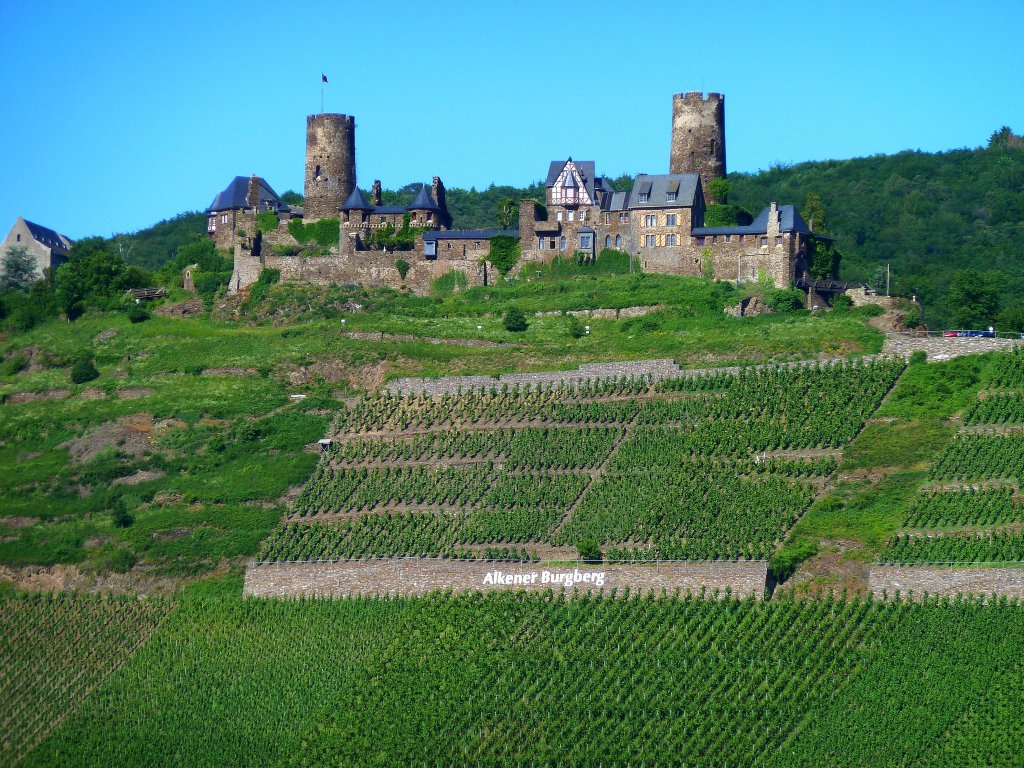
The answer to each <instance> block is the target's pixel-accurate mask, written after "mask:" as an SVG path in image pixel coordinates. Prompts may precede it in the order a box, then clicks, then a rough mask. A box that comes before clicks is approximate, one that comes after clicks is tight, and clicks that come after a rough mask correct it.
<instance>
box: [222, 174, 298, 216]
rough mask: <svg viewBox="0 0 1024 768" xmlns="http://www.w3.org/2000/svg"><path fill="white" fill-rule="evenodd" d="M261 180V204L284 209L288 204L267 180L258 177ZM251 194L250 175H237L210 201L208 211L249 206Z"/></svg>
mask: <svg viewBox="0 0 1024 768" xmlns="http://www.w3.org/2000/svg"><path fill="white" fill-rule="evenodd" d="M256 178H257V179H259V182H260V206H261V207H262V206H267V207H269V208H274V209H275V210H284V209H285V208H287V206H286V205H285V204H284V203H283V202H282V201H281V198H280V197H278V195H277V192H275V191H274V190H273V189H271V187H270V185H269V184H267V182H266V180H265V179H263V178H260V177H259V176H257V177H256ZM248 196H249V177H248V176H235V178H234V179H233V180H232V181H231V183H230V184H228V185H227V187H225V188H224V191H223V192H220V193H219V194H218V195H217V196H216V197H215V198H213V202H212V203H210V207H209V208H207V209H206V212H207V213H213V212H215V211H228V210H231V209H232V208H248V207H249V203H248V202H247V198H248Z"/></svg>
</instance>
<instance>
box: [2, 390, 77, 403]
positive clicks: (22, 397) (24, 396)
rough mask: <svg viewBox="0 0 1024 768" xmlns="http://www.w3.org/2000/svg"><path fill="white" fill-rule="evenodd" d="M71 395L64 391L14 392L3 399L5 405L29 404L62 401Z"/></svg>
mask: <svg viewBox="0 0 1024 768" xmlns="http://www.w3.org/2000/svg"><path fill="white" fill-rule="evenodd" d="M70 394H71V393H70V392H69V391H68V390H66V389H47V390H45V391H43V392H15V393H14V394H13V395H7V397H5V398H4V402H5V403H11V404H15V403H31V402H35V401H36V400H63V399H64V398H65V397H67V396H68V395H70Z"/></svg>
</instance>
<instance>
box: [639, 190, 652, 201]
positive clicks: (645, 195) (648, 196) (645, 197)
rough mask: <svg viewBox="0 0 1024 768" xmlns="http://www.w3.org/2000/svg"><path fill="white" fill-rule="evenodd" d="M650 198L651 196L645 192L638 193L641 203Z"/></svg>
mask: <svg viewBox="0 0 1024 768" xmlns="http://www.w3.org/2000/svg"><path fill="white" fill-rule="evenodd" d="M650 198H651V196H650V194H648V193H647V192H641V193H640V202H641V203H646V202H647V201H648V200H650Z"/></svg>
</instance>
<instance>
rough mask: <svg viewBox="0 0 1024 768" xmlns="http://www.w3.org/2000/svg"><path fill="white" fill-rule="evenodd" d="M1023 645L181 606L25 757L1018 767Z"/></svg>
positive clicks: (886, 620) (880, 607)
mask: <svg viewBox="0 0 1024 768" xmlns="http://www.w3.org/2000/svg"><path fill="white" fill-rule="evenodd" d="M67 602H68V604H69V608H73V607H75V606H78V605H85V606H91V605H93V603H90V602H89V601H88V600H87V599H83V598H69V599H67ZM26 607H28V608H29V609H30V610H29V613H30V615H28V616H23V619H24V620H23V621H22V622H21V623H19V626H20V627H24V628H25V631H27V632H28V633H29V634H31V635H32V636H33V637H36V638H38V639H40V640H42V639H43V638H44V637H45V638H46V640H45V642H42V643H41V645H42V647H43V649H44V650H48V649H49V647H50V646H49V643H52V642H54V640H53V633H49V634H47V632H40V631H39V629H38V626H40V625H41V626H52V625H53V622H52V620H49V619H47V618H46V617H44V616H42V615H40V613H39V612H38V611H35V610H31V605H29V606H26V605H25V603H24V602H22V601H21V600H10V599H8V600H4V601H0V608H2V610H3V612H4V613H9V612H12V611H13V612H14V613H17V614H18V615H19V616H22V615H23V613H22V612H23V609H25V608H26ZM65 615H66V614H65ZM1022 636H1024V611H1022V610H1021V606H1020V605H1018V604H1016V603H1009V602H1001V603H999V604H994V605H982V603H981V602H980V601H976V600H945V601H936V600H929V601H927V602H925V603H906V602H903V603H883V602H879V601H869V600H865V599H853V598H851V599H847V598H846V597H845V596H843V597H838V596H837V597H824V598H822V599H817V600H798V599H793V598H788V597H785V596H780V597H779V598H777V599H773V600H771V601H762V600H755V599H751V600H743V601H740V600H735V599H724V600H712V599H701V598H695V597H686V598H673V597H668V598H644V599H619V600H608V599H602V598H596V597H594V598H588V597H581V598H579V599H576V600H568V599H566V598H565V597H564V596H562V597H557V596H556V597H554V598H551V597H549V596H548V595H544V594H534V595H528V594H522V593H520V594H511V593H505V594H490V595H487V596H482V595H479V594H477V595H464V596H457V597H456V596H451V595H435V596H433V597H430V598H419V599H379V598H367V599H348V600H340V601H325V600H304V601H274V600H238V599H199V600H186V601H184V602H183V603H182V604H181V605H180V606H179V607H178V608H177V609H175V611H174V613H173V614H172V616H171V617H170V618H169V619H168V620H167V621H166V622H165V623H164V625H163V626H162V627H161V629H160V630H159V631H158V632H157V633H156V634H155V635H154V636H153V637H152V639H151V640H150V641H149V642H148V643H147V644H146V645H145V646H144V647H143V648H142V649H141V650H140V651H139V653H138V654H137V655H136V657H135V658H134V659H133V660H131V661H130V662H129V663H128V664H127V665H125V666H124V667H123V668H122V669H121V670H120V671H119V672H118V673H117V674H115V675H114V676H112V677H110V678H109V679H108V680H107V682H106V683H105V684H104V685H102V686H101V687H100V688H99V689H98V690H97V691H96V694H95V695H94V696H92V697H90V698H88V699H87V700H86V701H85V702H84V703H83V704H81V705H80V706H79V707H78V708H77V709H76V710H74V711H70V712H68V713H67V714H68V716H67V718H66V719H65V720H64V722H63V723H62V724H60V726H59V727H58V728H57V729H56V731H55V732H54V733H52V734H51V736H50V737H49V738H48V739H47V740H46V741H44V742H43V743H42V744H41V745H40V746H39V747H38V748H37V749H36V750H35V751H34V752H32V753H31V754H29V755H28V757H27V759H26V760H25V761H24V765H26V766H64V765H68V764H74V765H76V766H103V767H104V768H116V767H117V766H139V765H147V766H174V767H175V768H179V767H180V766H224V765H231V766H250V765H254V766H255V765H259V766H263V765H297V766H321V765H354V766H361V765H438V766H441V765H444V766H447V765H483V766H508V765H543V766H548V765H551V766H553V765H572V766H576V765H579V766H583V765H605V766H611V765H645V764H646V765H703V766H709V767H713V766H723V767H724V766H736V765H750V766H780V767H781V766H821V765H857V766H876V765H877V766H888V765H914V766H918V765H951V764H957V765H959V764H965V763H964V762H963V761H962V760H960V759H959V757H960V756H962V755H969V756H970V757H971V761H972V762H971V763H970V764H976V765H1011V764H1014V761H1015V760H1016V758H1017V756H1018V749H1019V741H1018V740H1019V737H1020V735H1021V725H1020V724H1021V721H1022V719H1021V717H1020V715H1021V709H1020V706H1021V705H1020V698H1019V694H1020V691H1021V680H1022V676H1021V672H1020V663H1019V660H1020V653H1021V640H1020V638H1021V637H1022ZM111 657H116V658H120V656H119V655H118V653H117V652H114V653H113V654H111V653H110V652H109V651H104V652H102V653H100V654H98V658H100V659H102V660H105V666H107V667H109V666H110V665H111V663H112V662H111V661H106V660H107V659H109V658H111ZM954 747H955V754H956V755H957V759H953V760H952V762H950V755H951V754H953V752H951V750H953V748H954Z"/></svg>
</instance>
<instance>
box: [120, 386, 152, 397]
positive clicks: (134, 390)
mask: <svg viewBox="0 0 1024 768" xmlns="http://www.w3.org/2000/svg"><path fill="white" fill-rule="evenodd" d="M152 394H153V390H152V389H150V388H149V387H125V388H124V389H119V390H117V396H118V397H119V398H120V399H122V400H133V399H136V398H139V397H149V396H150V395H152Z"/></svg>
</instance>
